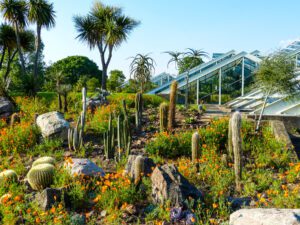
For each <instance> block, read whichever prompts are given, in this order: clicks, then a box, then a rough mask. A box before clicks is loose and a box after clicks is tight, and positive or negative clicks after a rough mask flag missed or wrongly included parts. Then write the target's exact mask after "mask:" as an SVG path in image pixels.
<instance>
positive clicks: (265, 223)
mask: <svg viewBox="0 0 300 225" xmlns="http://www.w3.org/2000/svg"><path fill="white" fill-rule="evenodd" d="M229 224H230V225H298V224H300V209H261V208H257V209H240V210H238V211H236V212H234V213H232V214H231V215H230V221H229Z"/></svg>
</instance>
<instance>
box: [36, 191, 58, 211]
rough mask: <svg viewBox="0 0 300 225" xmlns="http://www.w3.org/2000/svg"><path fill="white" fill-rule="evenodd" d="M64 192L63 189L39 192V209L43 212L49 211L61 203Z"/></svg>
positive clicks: (37, 195)
mask: <svg viewBox="0 0 300 225" xmlns="http://www.w3.org/2000/svg"><path fill="white" fill-rule="evenodd" d="M61 196H62V191H61V189H54V188H46V189H45V190H43V191H42V192H38V193H37V194H36V195H35V200H36V201H37V203H38V205H39V207H40V208H41V209H42V210H44V211H45V210H49V209H51V207H52V206H53V205H54V204H55V203H57V202H60V201H61Z"/></svg>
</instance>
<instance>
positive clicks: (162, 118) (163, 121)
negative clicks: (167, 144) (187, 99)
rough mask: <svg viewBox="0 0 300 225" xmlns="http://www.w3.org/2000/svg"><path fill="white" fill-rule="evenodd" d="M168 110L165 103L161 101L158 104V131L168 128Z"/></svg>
mask: <svg viewBox="0 0 300 225" xmlns="http://www.w3.org/2000/svg"><path fill="white" fill-rule="evenodd" d="M168 110H169V106H168V104H167V103H165V102H163V103H161V104H160V106H159V122H160V132H164V131H166V130H167V128H168Z"/></svg>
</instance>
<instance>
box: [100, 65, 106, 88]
mask: <svg viewBox="0 0 300 225" xmlns="http://www.w3.org/2000/svg"><path fill="white" fill-rule="evenodd" d="M106 78H107V68H106V65H102V81H101V82H102V85H101V87H102V90H106Z"/></svg>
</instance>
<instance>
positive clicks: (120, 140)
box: [104, 100, 131, 159]
mask: <svg viewBox="0 0 300 225" xmlns="http://www.w3.org/2000/svg"><path fill="white" fill-rule="evenodd" d="M115 117H116V119H117V148H118V158H119V159H120V158H121V150H122V149H123V150H124V151H125V154H126V156H128V155H129V153H130V147H131V133H130V126H129V120H128V115H127V109H126V102H125V100H122V113H120V114H119V115H118V116H115ZM115 147H116V146H115V129H114V127H113V115H112V114H110V115H109V120H108V129H107V131H106V132H105V133H104V152H105V156H106V157H107V158H109V159H111V158H114V156H115Z"/></svg>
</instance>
